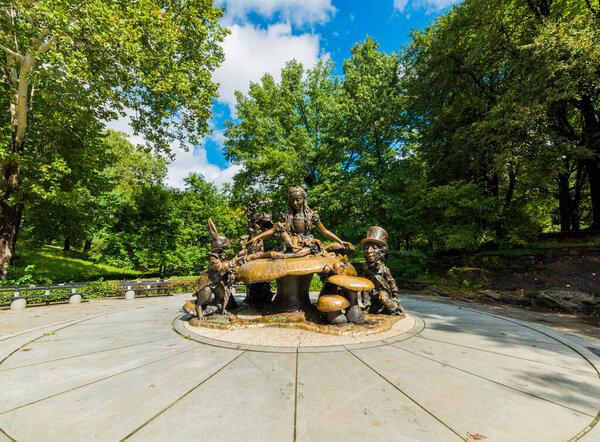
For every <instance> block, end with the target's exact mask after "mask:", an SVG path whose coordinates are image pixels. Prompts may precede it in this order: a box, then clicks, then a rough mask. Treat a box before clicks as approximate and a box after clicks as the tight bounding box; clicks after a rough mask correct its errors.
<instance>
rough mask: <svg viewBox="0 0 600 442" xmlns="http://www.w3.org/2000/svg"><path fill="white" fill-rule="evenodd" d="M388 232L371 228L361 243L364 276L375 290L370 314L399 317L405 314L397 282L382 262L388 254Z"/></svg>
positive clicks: (372, 291) (374, 227) (378, 228)
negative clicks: (363, 257) (363, 258)
mask: <svg viewBox="0 0 600 442" xmlns="http://www.w3.org/2000/svg"><path fill="white" fill-rule="evenodd" d="M387 239H388V234H387V232H386V231H385V230H384V229H382V228H381V227H378V226H372V227H369V229H368V230H367V237H366V238H365V239H363V240H362V241H361V244H362V247H363V251H364V253H365V259H366V262H365V263H364V276H365V278H367V279H369V280H370V281H371V282H372V283H373V284H374V285H375V288H374V289H373V290H371V293H370V298H371V305H370V306H369V313H376V314H380V313H385V314H388V315H399V314H401V313H402V312H403V310H402V306H401V305H400V296H399V293H398V286H397V285H396V281H395V280H394V278H393V277H392V274H391V273H390V269H388V268H387V267H386V265H385V264H384V263H383V262H382V261H381V259H382V258H383V257H385V255H387V252H388V244H387Z"/></svg>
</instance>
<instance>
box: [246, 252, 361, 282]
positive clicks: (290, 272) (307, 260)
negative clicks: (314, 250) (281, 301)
mask: <svg viewBox="0 0 600 442" xmlns="http://www.w3.org/2000/svg"><path fill="white" fill-rule="evenodd" d="M340 262H341V260H340V258H338V257H337V256H335V255H334V256H306V257H303V258H289V259H257V260H256V261H250V262H247V263H246V264H242V265H241V266H240V267H239V269H238V273H237V277H238V280H239V281H241V282H244V283H246V284H252V283H255V282H266V281H272V280H277V279H279V278H282V277H284V276H301V275H312V274H313V273H327V272H329V271H331V269H333V267H334V266H335V265H336V264H339V263H340ZM345 271H347V272H349V273H354V274H356V270H355V269H354V267H352V264H349V267H347V268H346V269H345Z"/></svg>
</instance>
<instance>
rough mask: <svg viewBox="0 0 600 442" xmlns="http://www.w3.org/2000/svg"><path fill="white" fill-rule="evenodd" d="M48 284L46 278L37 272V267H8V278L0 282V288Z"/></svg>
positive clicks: (31, 265)
mask: <svg viewBox="0 0 600 442" xmlns="http://www.w3.org/2000/svg"><path fill="white" fill-rule="evenodd" d="M46 282H48V281H47V280H46V279H45V278H41V279H40V277H39V275H38V274H37V273H36V271H35V265H34V264H29V265H27V266H25V267H21V268H19V267H15V266H8V268H7V269H6V276H5V278H4V279H2V280H0V286H13V285H27V284H40V283H46Z"/></svg>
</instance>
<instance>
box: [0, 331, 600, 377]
mask: <svg viewBox="0 0 600 442" xmlns="http://www.w3.org/2000/svg"><path fill="white" fill-rule="evenodd" d="M419 339H425V340H427V341H433V342H439V343H440V344H446V345H452V346H455V347H461V348H468V349H469V350H475V351H481V352H484V353H490V354H493V355H498V356H504V357H506V358H513V359H519V360H521V361H527V362H533V363H536V364H542V365H548V366H550V367H559V368H565V369H567V370H573V371H580V372H582V373H588V372H587V371H585V370H581V369H579V368H573V367H568V366H565V365H559V364H550V363H549V362H542V361H536V360H535V359H528V358H523V357H521V356H515V355H510V354H507V353H501V352H498V351H492V350H486V349H484V348H478V347H472V346H469V345H463V344H457V343H456V342H448V341H442V340H440V339H434V338H428V337H426V336H419ZM561 344H562V343H561ZM562 345H565V344H562ZM566 347H568V348H571V347H569V346H568V345H566ZM572 350H573V349H572ZM574 351H575V350H574ZM584 358H585V357H584ZM592 367H593V366H592ZM0 371H1V370H0Z"/></svg>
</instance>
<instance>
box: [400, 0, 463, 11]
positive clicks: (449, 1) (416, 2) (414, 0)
mask: <svg viewBox="0 0 600 442" xmlns="http://www.w3.org/2000/svg"><path fill="white" fill-rule="evenodd" d="M459 1H460V0H411V1H410V6H411V7H412V9H425V13H426V14H433V13H435V12H439V11H441V10H442V9H445V8H447V7H448V6H451V5H453V4H455V3H458V2H459ZM408 3H409V0H394V9H396V10H398V11H400V12H404V10H405V9H406V6H407V5H408Z"/></svg>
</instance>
